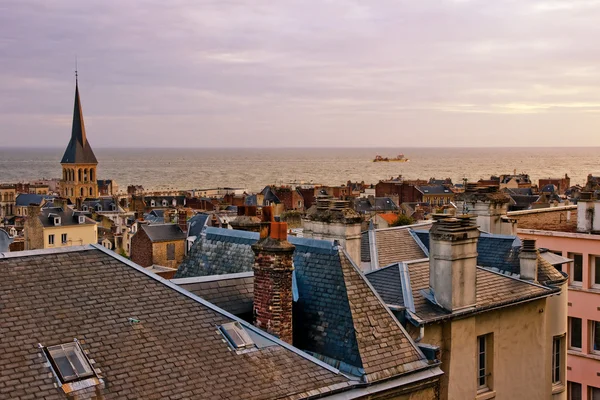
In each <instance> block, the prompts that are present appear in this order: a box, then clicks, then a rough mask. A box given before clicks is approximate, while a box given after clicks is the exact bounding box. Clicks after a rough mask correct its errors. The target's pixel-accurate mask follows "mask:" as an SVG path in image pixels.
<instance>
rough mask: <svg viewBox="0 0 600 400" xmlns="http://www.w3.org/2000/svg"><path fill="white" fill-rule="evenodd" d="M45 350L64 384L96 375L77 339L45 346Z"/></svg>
mask: <svg viewBox="0 0 600 400" xmlns="http://www.w3.org/2000/svg"><path fill="white" fill-rule="evenodd" d="M44 352H45V353H46V355H47V356H48V360H49V361H50V364H51V365H52V369H53V370H54V372H55V373H56V375H57V376H58V378H59V379H60V381H61V383H63V384H64V383H69V382H74V381H79V380H82V379H85V378H88V377H90V376H94V375H95V373H94V370H93V368H92V366H91V364H90V361H89V360H88V358H87V357H86V356H85V354H84V353H83V350H82V349H81V346H80V345H79V342H77V341H74V342H72V343H66V344H59V345H57V346H49V347H45V348H44Z"/></svg>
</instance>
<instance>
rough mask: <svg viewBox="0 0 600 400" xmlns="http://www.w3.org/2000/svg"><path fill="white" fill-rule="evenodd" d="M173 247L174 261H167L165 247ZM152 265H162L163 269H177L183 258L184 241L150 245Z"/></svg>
mask: <svg viewBox="0 0 600 400" xmlns="http://www.w3.org/2000/svg"><path fill="white" fill-rule="evenodd" d="M170 244H172V245H174V246H175V259H174V260H168V259H167V258H168V257H167V246H168V245H170ZM151 251H152V255H151V256H152V264H157V265H162V266H163V267H169V268H177V267H179V264H181V262H182V261H183V257H184V256H185V240H173V241H168V242H158V243H153V244H152V250H151Z"/></svg>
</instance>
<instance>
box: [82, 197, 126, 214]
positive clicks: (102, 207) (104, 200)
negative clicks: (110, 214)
mask: <svg viewBox="0 0 600 400" xmlns="http://www.w3.org/2000/svg"><path fill="white" fill-rule="evenodd" d="M84 205H85V206H87V207H88V208H89V209H93V210H96V211H100V212H102V211H119V212H124V210H123V208H122V207H121V206H120V205H119V204H118V203H117V202H115V200H114V199H113V198H112V197H99V198H97V199H89V198H88V199H85V200H84V201H83V202H82V208H83V206H84ZM113 207H114V208H115V209H114V210H113Z"/></svg>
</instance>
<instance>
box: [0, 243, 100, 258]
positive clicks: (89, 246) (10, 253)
mask: <svg viewBox="0 0 600 400" xmlns="http://www.w3.org/2000/svg"><path fill="white" fill-rule="evenodd" d="M92 246H94V245H93V244H84V245H78V246H65V247H55V248H51V249H35V250H23V251H8V252H5V253H0V258H19V257H27V256H38V255H39V256H42V255H47V254H61V253H75V252H78V251H84V250H94V247H92Z"/></svg>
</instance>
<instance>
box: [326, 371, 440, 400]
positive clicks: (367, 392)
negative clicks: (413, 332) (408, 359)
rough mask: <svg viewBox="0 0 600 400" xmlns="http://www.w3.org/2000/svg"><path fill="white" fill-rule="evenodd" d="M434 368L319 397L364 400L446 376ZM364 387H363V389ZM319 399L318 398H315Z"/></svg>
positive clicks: (335, 399) (336, 399) (333, 399)
mask: <svg viewBox="0 0 600 400" xmlns="http://www.w3.org/2000/svg"><path fill="white" fill-rule="evenodd" d="M434 365H435V366H434V367H431V366H429V367H428V368H426V369H424V370H420V371H416V372H413V373H410V374H408V375H402V376H400V377H399V378H395V379H390V380H387V381H383V382H380V383H375V384H371V385H369V386H363V385H355V386H351V387H349V388H347V389H346V390H348V391H345V392H342V393H335V394H332V395H330V396H327V395H325V396H319V397H325V398H327V399H332V400H351V399H363V398H369V396H372V395H377V394H378V393H381V392H384V391H390V390H393V389H395V388H400V387H403V386H408V385H410V384H413V383H417V382H419V381H424V380H427V379H435V378H439V377H440V376H442V375H443V374H444V372H443V371H442V370H441V369H440V367H439V365H440V363H438V364H434ZM361 386H363V387H361ZM315 398H318V397H315Z"/></svg>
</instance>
